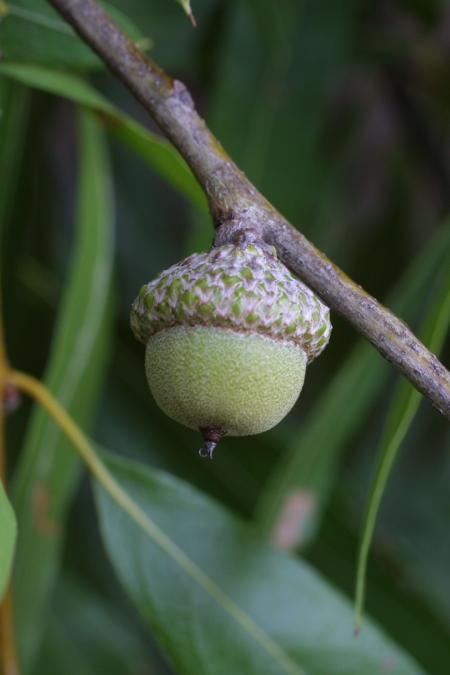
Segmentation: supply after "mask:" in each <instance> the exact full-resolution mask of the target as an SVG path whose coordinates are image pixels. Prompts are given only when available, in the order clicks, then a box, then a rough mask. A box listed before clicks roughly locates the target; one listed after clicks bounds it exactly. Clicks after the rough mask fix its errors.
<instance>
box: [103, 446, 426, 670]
mask: <svg viewBox="0 0 450 675" xmlns="http://www.w3.org/2000/svg"><path fill="white" fill-rule="evenodd" d="M106 465H107V467H108V469H109V471H110V472H111V473H112V475H113V477H114V479H115V480H116V481H117V483H118V484H119V485H120V487H121V488H122V490H124V491H125V493H126V494H127V498H126V499H125V498H124V496H123V493H122V495H121V499H120V502H121V504H122V505H123V504H124V502H125V501H126V502H127V505H126V508H127V511H128V512H125V511H124V510H123V506H122V505H119V504H118V503H117V501H115V500H113V499H112V498H111V496H110V493H109V492H108V493H106V492H105V491H104V490H103V488H102V487H100V486H96V496H97V503H98V508H99V514H100V520H101V529H102V533H103V537H104V541H105V545H106V548H107V551H108V553H109V556H110V558H111V561H112V562H113V564H114V566H115V569H116V571H117V574H118V575H119V578H120V580H121V581H122V583H123V585H124V587H125V589H126V590H127V592H128V594H129V596H130V598H131V599H132V601H133V602H134V603H135V605H136V607H137V608H138V609H139V611H140V612H141V614H142V617H143V619H144V621H145V622H146V624H147V626H148V628H149V629H150V630H151V632H152V634H153V635H154V636H155V638H156V639H157V640H158V642H159V644H160V645H161V647H162V649H163V650H164V652H165V654H166V656H167V657H168V658H169V660H170V662H171V663H172V665H173V667H174V669H175V670H176V672H177V673H180V674H182V673H185V674H186V675H192V673H198V674H199V675H201V674H203V673H204V674H205V675H206V674H207V675H218V674H223V675H225V674H226V675H229V673H242V674H244V673H245V674H247V673H258V675H266V674H269V673H270V674H271V675H272V674H275V673H277V674H278V673H280V674H281V673H292V674H294V673H296V674H300V673H317V675H319V674H320V675H332V674H336V675H337V674H338V673H339V674H341V673H345V675H352V674H354V675H356V674H357V675H360V674H361V673H375V672H381V671H382V669H383V668H384V667H385V666H386V664H387V663H389V668H390V673H391V674H392V675H394V674H397V675H400V673H404V674H405V675H406V674H408V675H412V674H413V673H418V672H421V671H420V669H419V668H418V667H417V666H416V665H415V664H414V663H413V662H412V661H411V660H410V658H409V657H407V656H406V655H405V654H404V653H402V651H401V650H399V649H398V648H396V647H395V646H394V645H393V644H392V642H391V641H390V640H389V639H388V638H386V637H385V636H383V635H382V634H381V633H380V632H379V631H378V630H377V629H376V628H374V627H373V626H370V627H369V628H368V629H367V631H365V633H364V635H363V636H361V638H360V639H359V640H355V639H354V638H353V634H352V618H351V609H350V606H349V604H348V602H347V601H345V600H344V599H343V598H342V597H341V596H340V595H339V594H338V593H337V592H336V591H334V590H333V589H332V588H331V587H330V586H329V585H328V584H327V583H326V582H325V581H324V580H323V579H321V578H320V577H319V576H318V575H317V574H316V573H314V572H313V570H312V569H310V568H309V567H308V566H307V565H306V564H305V563H303V562H301V561H299V560H295V559H293V558H291V557H289V556H287V555H284V554H281V553H279V552H276V551H273V550H272V549H271V548H270V547H268V546H265V545H264V544H263V543H262V542H261V541H260V540H259V539H258V538H257V537H256V535H255V533H254V532H253V530H252V529H251V528H250V526H247V525H244V524H243V523H241V522H240V521H239V520H238V519H237V518H235V517H233V516H232V515H231V514H230V513H228V512H227V511H226V510H225V509H223V508H222V507H221V506H219V505H218V504H216V503H215V502H213V501H212V500H211V499H209V498H207V497H205V496H204V495H202V494H201V493H199V492H198V491H196V490H195V489H194V488H192V487H191V486H189V485H187V484H185V483H183V482H182V481H180V480H177V479H175V478H173V477H171V476H169V475H167V474H164V473H161V472H157V471H154V470H153V471H151V470H149V469H147V468H144V467H143V466H141V465H139V464H137V463H135V462H131V461H129V460H124V459H118V458H114V457H112V456H109V455H108V456H107V458H106ZM116 493H117V490H116ZM116 498H118V495H116ZM131 512H132V518H133V519H131V518H130V515H129V513H131Z"/></svg>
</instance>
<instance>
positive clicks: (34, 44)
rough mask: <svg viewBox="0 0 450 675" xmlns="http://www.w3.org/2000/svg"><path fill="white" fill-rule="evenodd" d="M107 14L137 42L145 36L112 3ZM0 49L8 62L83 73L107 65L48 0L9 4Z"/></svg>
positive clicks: (0, 27)
mask: <svg viewBox="0 0 450 675" xmlns="http://www.w3.org/2000/svg"><path fill="white" fill-rule="evenodd" d="M102 4H103V5H104V6H105V9H106V11H107V12H108V14H110V15H111V17H112V18H113V19H114V21H116V22H117V23H118V24H119V26H120V27H121V28H122V29H123V30H125V31H126V32H127V33H128V35H130V37H131V38H132V39H133V40H134V41H135V42H138V41H139V40H141V33H140V32H139V31H138V29H137V28H136V26H135V25H134V24H133V23H132V22H131V21H130V19H129V18H128V17H126V16H125V15H124V14H122V12H120V11H119V10H117V9H116V8H115V7H112V6H110V5H109V3H102ZM0 48H1V51H2V57H3V59H5V60H7V61H13V60H17V61H30V62H33V63H40V64H44V65H51V66H53V67H54V66H55V65H56V66H63V67H70V68H77V69H80V70H86V69H93V68H97V69H98V68H102V67H103V63H102V62H101V61H100V59H99V58H98V57H97V56H96V55H95V54H94V52H93V51H92V50H91V49H90V48H89V47H88V46H87V45H85V44H84V43H83V41H82V40H81V39H80V38H79V37H78V35H77V34H76V33H75V32H74V31H73V29H72V28H71V26H69V24H68V23H66V22H65V21H63V19H61V17H60V16H59V14H57V12H56V11H55V10H54V9H53V8H52V7H51V6H50V3H48V2H46V0H11V1H9V0H7V1H6V2H4V3H3V12H0Z"/></svg>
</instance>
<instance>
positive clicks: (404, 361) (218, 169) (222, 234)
mask: <svg viewBox="0 0 450 675" xmlns="http://www.w3.org/2000/svg"><path fill="white" fill-rule="evenodd" d="M49 2H50V3H51V4H52V5H53V6H54V7H55V8H56V9H57V10H58V11H59V12H60V14H61V15H62V16H63V17H64V18H65V19H66V21H68V23H70V24H71V25H72V26H73V28H74V29H75V30H76V31H77V32H78V33H79V35H80V36H81V37H82V39H83V40H84V41H85V42H86V43H87V44H88V45H90V46H91V48H92V49H93V50H94V51H95V52H96V53H97V54H98V55H99V56H100V58H101V59H102V60H103V61H104V63H105V64H106V65H107V66H108V68H109V69H110V70H111V71H112V72H113V73H115V74H116V75H117V76H118V77H119V79H120V80H122V82H123V83H124V84H125V85H126V87H128V89H130V91H132V92H133V94H134V95H135V96H136V98H137V99H138V100H139V101H140V102H141V103H142V105H143V106H144V107H145V108H146V110H147V111H148V112H149V113H150V114H151V116H152V117H153V119H154V120H155V121H156V122H157V123H158V125H159V126H160V128H161V129H162V130H163V131H164V132H165V133H166V134H167V136H168V137H169V138H170V140H171V141H172V142H173V144H174V145H175V146H176V147H177V148H178V150H179V152H180V153H181V155H182V156H183V157H184V159H185V160H186V162H187V163H188V164H189V166H190V167H191V169H192V171H193V173H194V174H195V176H196V177H197V179H198V181H199V183H200V185H201V186H202V188H203V189H204V191H205V193H206V195H207V198H208V201H209V206H210V210H211V214H212V217H213V220H214V225H215V227H216V228H217V231H216V238H215V243H216V245H220V244H223V243H226V242H227V243H228V242H232V241H234V240H235V237H236V235H237V233H239V231H241V230H243V229H246V230H252V231H253V232H254V233H255V235H256V236H259V237H261V238H262V239H264V240H265V241H267V242H269V243H271V244H273V245H274V246H275V247H276V248H277V251H278V254H279V256H280V259H281V260H282V261H283V262H284V263H285V264H286V265H287V266H288V267H290V269H291V270H292V271H293V272H295V273H296V274H297V275H298V276H299V277H300V278H301V279H303V281H305V283H306V284H308V286H310V288H312V289H313V290H314V291H315V292H316V293H317V294H318V295H319V296H320V297H321V298H322V299H323V300H324V301H325V302H326V303H327V304H328V305H329V306H330V308H331V309H332V310H334V311H336V312H339V313H340V314H341V315H342V316H344V317H345V318H346V319H347V320H348V321H349V322H350V323H351V324H352V326H353V327H354V328H355V329H356V330H357V331H358V332H359V333H361V334H362V335H363V336H364V337H365V338H367V339H368V340H369V341H370V342H371V343H372V344H373V345H374V347H376V349H378V351H379V352H380V354H382V355H383V356H384V357H385V358H386V359H387V360H388V361H390V362H391V363H392V364H393V365H394V366H396V367H397V368H398V369H399V370H400V371H401V372H402V373H403V374H404V375H405V376H406V377H407V378H408V379H409V380H410V382H411V383H412V384H413V385H414V387H416V389H418V390H419V391H420V392H422V394H424V395H425V396H426V397H427V398H429V399H430V400H431V401H432V403H433V405H434V406H435V407H436V408H437V409H438V410H439V411H440V412H441V413H442V414H443V415H444V416H446V417H447V418H448V419H450V373H449V372H448V371H447V370H446V369H445V368H444V366H443V365H442V364H441V363H440V361H439V360H438V359H437V358H436V357H435V356H434V355H433V354H432V353H431V352H430V351H428V349H426V347H425V346H424V345H423V344H422V343H421V342H420V341H419V340H418V339H417V338H416V337H415V336H414V334H413V333H412V332H411V331H410V330H409V328H408V327H407V326H406V325H405V324H404V323H403V321H401V320H400V319H399V318H397V317H396V316H395V315H394V314H392V313H391V312H389V310H387V309H386V308H385V307H383V306H382V305H381V304H380V303H379V302H378V301H377V300H375V299H374V298H373V297H372V296H370V295H369V294H368V293H366V292H365V291H364V290H363V289H362V288H361V287H360V286H358V285H357V284H356V283H354V282H353V281H352V280H351V279H349V277H348V276H347V275H346V274H344V273H343V272H342V271H341V270H340V269H339V268H338V267H337V266H336V265H334V264H333V263H332V262H331V261H330V260H329V259H328V258H327V257H326V256H325V255H324V254H323V253H321V252H320V251H318V250H317V249H316V248H315V246H314V245H313V244H311V243H310V242H309V241H308V240H307V239H306V238H305V237H304V236H303V235H302V234H300V232H298V231H297V230H296V229H295V228H294V227H292V225H290V224H289V223H288V222H287V221H286V220H285V219H284V218H283V217H282V216H281V215H280V214H279V213H278V212H277V211H276V210H275V209H274V208H273V207H272V206H271V204H269V203H268V202H267V200H266V199H265V198H264V197H263V196H262V195H261V194H260V193H259V192H258V191H257V190H256V188H255V187H254V186H253V185H252V184H251V183H250V182H249V181H248V179H247V178H246V177H245V176H244V174H243V173H242V172H241V171H240V170H239V169H238V168H237V166H236V165H235V164H234V163H233V162H232V161H231V159H230V158H229V157H228V155H227V154H226V153H225V152H224V150H223V148H222V147H221V146H220V144H219V143H218V141H217V140H216V139H215V138H214V136H213V135H212V134H211V132H210V131H209V130H208V128H207V127H206V125H205V123H204V121H203V120H202V119H201V118H200V117H199V115H198V114H197V112H196V110H195V108H194V105H193V102H192V98H191V96H190V94H189V92H188V91H187V89H186V87H185V86H184V85H183V84H182V83H181V82H178V81H177V80H172V79H171V78H170V77H168V76H167V75H166V74H165V73H164V72H163V71H162V70H161V69H160V68H159V66H157V65H156V64H155V63H153V62H152V61H150V60H149V59H148V58H147V57H146V56H145V55H144V54H143V53H142V52H140V51H139V50H138V48H137V47H136V46H135V45H134V44H133V42H132V41H131V40H129V39H128V38H127V37H126V35H124V33H123V32H122V31H121V30H119V28H118V27H117V26H116V25H115V24H114V23H112V21H111V20H110V19H109V18H108V17H107V16H106V15H105V13H104V12H103V10H102V9H101V8H100V7H99V6H98V5H97V4H96V3H95V1H94V0H49Z"/></svg>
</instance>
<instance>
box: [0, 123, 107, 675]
mask: <svg viewBox="0 0 450 675" xmlns="http://www.w3.org/2000/svg"><path fill="white" fill-rule="evenodd" d="M112 266H113V208H112V194H111V181H110V166H109V159H108V156H107V153H106V148H105V145H104V138H103V136H102V133H101V129H100V128H99V127H98V125H97V123H96V122H95V120H94V119H93V118H92V117H91V116H88V115H87V114H86V116H85V117H83V118H82V123H81V128H80V183H79V193H78V214H77V223H76V242H75V247H74V253H73V257H72V261H71V269H70V273H69V276H68V279H67V285H66V288H65V292H64V296H63V299H62V303H61V307H60V310H59V316H58V321H57V327H56V330H55V335H54V339H53V344H52V349H51V354H50V358H49V363H48V366H47V369H46V373H45V375H44V381H45V383H46V385H47V386H48V388H49V389H50V390H51V391H52V392H53V393H54V394H55V396H56V397H57V399H58V400H59V401H60V402H61V403H62V404H63V405H64V406H65V407H66V409H68V410H69V411H70V413H71V414H72V415H73V417H74V418H75V419H76V420H77V421H78V422H80V423H81V424H83V425H86V424H88V422H89V420H90V419H91V417H92V414H93V412H94V410H95V405H96V400H97V397H98V393H99V390H100V387H101V385H102V382H103V377H104V374H105V366H106V357H107V354H108V349H109V345H110V335H111V331H112V313H111V311H110V310H111V307H110V305H111V302H110V300H111V285H112ZM79 470H80V463H79V461H78V460H77V458H76V457H75V456H74V454H73V450H72V448H71V447H70V444H69V443H68V442H67V441H66V440H65V438H64V437H63V436H62V434H61V432H60V431H59V430H58V429H56V428H55V426H54V425H53V424H52V423H51V422H50V421H49V419H48V417H47V416H46V415H45V413H43V412H42V411H41V410H39V409H35V411H34V413H33V416H32V419H31V423H30V425H29V428H28V430H27V434H26V438H25V443H24V447H23V450H22V455H21V459H20V462H19V466H18V468H17V472H16V474H15V477H14V478H15V480H14V484H13V488H14V489H13V501H14V504H15V507H16V512H17V517H18V522H19V532H20V536H19V540H18V549H17V564H16V567H15V585H14V587H15V608H16V612H15V614H16V621H17V626H18V627H19V628H20V630H18V636H19V647H20V653H21V657H22V660H23V662H24V664H25V665H26V666H27V665H29V664H30V663H31V661H32V659H33V656H34V652H35V649H36V646H37V644H38V641H39V639H40V636H41V631H42V630H43V627H44V625H45V621H43V620H42V617H43V616H44V615H45V610H46V607H47V602H48V598H49V595H50V593H51V589H52V585H53V582H54V577H55V574H56V571H57V567H58V560H59V550H60V543H61V534H62V532H63V530H64V521H65V517H66V512H67V508H68V505H69V503H70V500H71V497H72V494H73V490H74V488H75V486H76V482H77V479H78V476H79Z"/></svg>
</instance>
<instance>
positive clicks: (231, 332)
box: [131, 241, 331, 457]
mask: <svg viewBox="0 0 450 675" xmlns="http://www.w3.org/2000/svg"><path fill="white" fill-rule="evenodd" d="M131 327H132V329H133V332H134V334H135V335H136V337H137V338H138V339H139V340H140V341H141V342H143V343H144V344H145V345H146V356H145V369H146V374H147V379H148V383H149V386H150V390H151V392H152V394H153V396H154V398H155V400H156V402H157V404H158V405H159V406H160V408H161V409H162V410H163V411H164V412H165V413H166V414H167V415H168V416H169V417H171V418H172V419H174V420H175V421H177V422H180V423H181V424H184V425H186V426H187V427H189V428H191V429H199V430H200V432H201V433H202V435H203V437H204V439H205V447H204V448H202V450H201V451H200V454H201V455H202V456H209V457H212V452H213V450H214V447H215V446H216V444H217V443H218V441H219V440H220V439H221V438H222V437H223V436H224V435H230V436H245V435H250V434H257V433H260V432H262V431H266V430H267V429H270V428H272V427H273V426H275V425H276V424H278V422H280V420H282V419H283V417H285V415H286V414H287V413H288V412H289V410H290V409H291V408H292V406H293V405H294V403H295V401H296V400H297V398H298V396H299V394H300V391H301V389H302V386H303V381H304V377H305V368H306V365H307V364H308V363H310V362H311V361H312V360H313V359H314V358H315V357H316V356H318V355H319V354H320V352H321V351H322V350H323V349H324V348H325V346H326V345H327V343H328V340H329V337H330V332H331V324H330V318H329V309H328V307H326V306H325V305H324V304H323V303H322V302H321V301H320V300H319V299H318V298H317V297H316V296H315V295H314V293H313V292H312V291H311V290H310V289H309V288H308V287H307V286H305V285H304V284H303V283H302V282H301V281H299V280H298V279H297V278H295V277H294V276H293V275H292V274H291V273H290V271H289V270H288V269H287V268H286V267H285V266H284V265H283V264H282V263H281V262H280V261H279V260H278V259H277V255H276V251H275V249H274V248H273V247H271V246H267V245H266V244H263V243H254V242H251V243H249V242H248V241H247V242H245V241H244V242H241V243H240V244H237V245H225V246H220V247H217V248H213V249H212V250H211V251H209V252H208V253H197V254H194V255H191V256H189V257H188V258H186V259H185V260H182V261H181V262H179V263H177V264H176V265H173V267H170V268H169V269H168V270H165V271H164V272H162V273H161V274H160V275H159V277H157V278H156V279H155V280H154V281H151V282H150V283H148V284H146V285H145V286H143V287H142V288H141V291H140V293H139V295H138V297H137V298H136V300H135V301H134V303H133V307H132V311H131Z"/></svg>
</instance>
